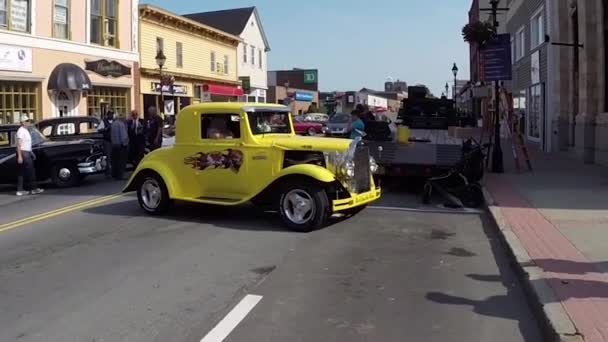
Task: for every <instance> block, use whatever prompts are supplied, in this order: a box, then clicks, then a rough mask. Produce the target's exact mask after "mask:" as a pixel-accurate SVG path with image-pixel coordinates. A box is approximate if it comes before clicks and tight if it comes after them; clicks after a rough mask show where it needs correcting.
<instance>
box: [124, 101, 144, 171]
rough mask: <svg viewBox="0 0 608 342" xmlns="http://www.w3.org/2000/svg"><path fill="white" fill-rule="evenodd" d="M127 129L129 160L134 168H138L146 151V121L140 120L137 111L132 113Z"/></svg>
mask: <svg viewBox="0 0 608 342" xmlns="http://www.w3.org/2000/svg"><path fill="white" fill-rule="evenodd" d="M127 127H128V129H129V160H130V161H131V162H133V166H135V167H137V165H138V164H139V162H140V161H141V160H142V159H143V158H144V154H145V151H146V129H145V124H144V121H143V120H142V119H140V118H139V113H138V112H137V111H136V110H133V111H131V118H129V121H128V126H127Z"/></svg>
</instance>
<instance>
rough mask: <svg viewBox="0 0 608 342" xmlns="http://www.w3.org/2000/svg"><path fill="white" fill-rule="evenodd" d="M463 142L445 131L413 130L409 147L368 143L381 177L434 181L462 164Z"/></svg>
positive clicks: (389, 142)
mask: <svg viewBox="0 0 608 342" xmlns="http://www.w3.org/2000/svg"><path fill="white" fill-rule="evenodd" d="M463 142H464V141H463V139H459V138H454V137H451V136H449V134H448V131H447V130H442V129H439V130H433V129H428V130H427V129H412V130H410V143H409V144H400V143H397V142H396V141H367V142H366V143H367V145H368V147H369V149H370V154H371V155H372V156H373V157H374V159H376V162H377V163H378V165H379V166H380V170H379V173H380V175H384V176H410V177H424V178H428V177H435V176H438V175H441V174H443V173H445V172H446V171H447V170H449V169H451V168H452V167H454V166H455V165H456V164H458V163H460V162H461V161H462V160H463Z"/></svg>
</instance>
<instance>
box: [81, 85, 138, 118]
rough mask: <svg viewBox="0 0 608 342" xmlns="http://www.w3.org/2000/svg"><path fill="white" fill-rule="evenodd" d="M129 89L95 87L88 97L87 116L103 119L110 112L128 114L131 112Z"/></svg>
mask: <svg viewBox="0 0 608 342" xmlns="http://www.w3.org/2000/svg"><path fill="white" fill-rule="evenodd" d="M130 106H131V100H130V98H129V89H124V88H110V87H94V88H93V90H92V91H91V92H90V93H89V94H88V96H87V114H88V115H89V116H96V117H101V115H102V114H105V113H106V112H108V111H109V110H112V111H114V113H116V114H125V115H126V114H128V113H129V111H130V110H131V108H130Z"/></svg>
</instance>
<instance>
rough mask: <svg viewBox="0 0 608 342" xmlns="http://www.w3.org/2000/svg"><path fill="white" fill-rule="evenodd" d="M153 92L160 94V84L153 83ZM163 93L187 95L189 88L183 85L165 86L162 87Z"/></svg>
mask: <svg viewBox="0 0 608 342" xmlns="http://www.w3.org/2000/svg"><path fill="white" fill-rule="evenodd" d="M152 91H153V92H155V93H160V91H161V86H160V82H152ZM162 91H163V93H170V94H175V95H187V94H188V87H187V86H183V85H175V84H174V85H163V86H162Z"/></svg>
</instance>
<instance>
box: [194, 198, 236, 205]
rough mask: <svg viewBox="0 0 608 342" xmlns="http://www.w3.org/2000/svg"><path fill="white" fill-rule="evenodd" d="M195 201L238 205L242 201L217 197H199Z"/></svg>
mask: <svg viewBox="0 0 608 342" xmlns="http://www.w3.org/2000/svg"><path fill="white" fill-rule="evenodd" d="M196 200H197V201H203V202H213V203H226V204H235V203H240V202H242V201H243V200H240V199H233V198H217V197H199V198H197V199H196Z"/></svg>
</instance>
